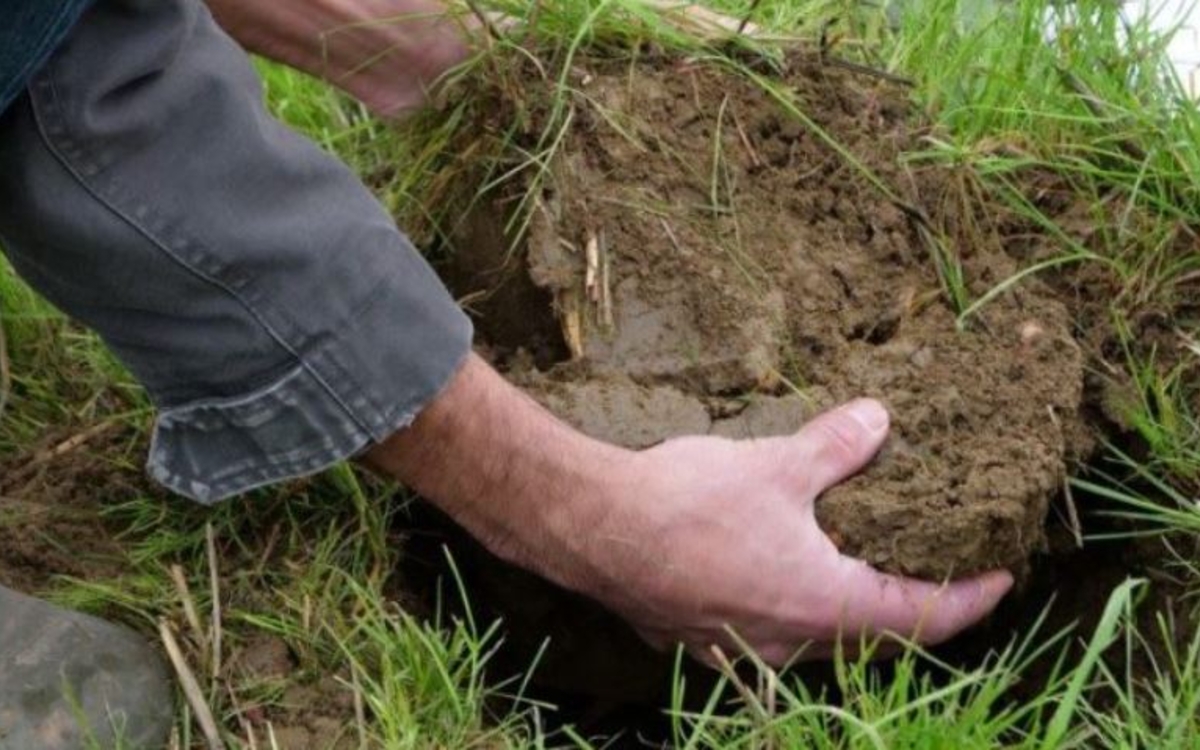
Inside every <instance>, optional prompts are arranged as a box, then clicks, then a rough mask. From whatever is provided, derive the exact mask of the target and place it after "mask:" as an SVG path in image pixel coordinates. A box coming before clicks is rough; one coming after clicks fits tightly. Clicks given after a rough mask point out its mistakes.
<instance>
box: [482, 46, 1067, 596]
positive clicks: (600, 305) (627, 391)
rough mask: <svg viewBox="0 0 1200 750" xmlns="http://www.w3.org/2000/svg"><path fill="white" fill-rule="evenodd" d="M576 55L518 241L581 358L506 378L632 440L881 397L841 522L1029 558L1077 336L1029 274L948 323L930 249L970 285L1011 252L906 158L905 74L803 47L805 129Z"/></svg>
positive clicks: (900, 557) (717, 93) (666, 68)
mask: <svg viewBox="0 0 1200 750" xmlns="http://www.w3.org/2000/svg"><path fill="white" fill-rule="evenodd" d="M577 65H584V67H586V68H587V71H588V80H589V83H587V84H586V86H585V87H584V88H583V89H582V92H581V94H580V95H579V96H576V97H575V98H574V99H573V100H572V102H571V107H572V113H573V116H574V117H573V124H572V126H571V128H570V129H569V132H567V134H566V136H565V137H564V139H563V146H562V148H561V150H560V151H559V153H558V155H557V157H556V158H555V159H554V160H553V162H552V166H551V169H550V174H551V176H550V177H549V178H548V179H547V180H546V181H545V182H544V183H543V184H540V185H539V186H537V188H536V189H537V191H538V192H537V193H536V201H535V209H534V213H533V220H532V227H531V230H530V232H529V233H528V236H527V241H526V242H525V244H524V247H523V252H524V253H525V265H526V273H527V275H528V279H529V280H530V281H532V282H533V286H535V287H537V288H539V289H541V290H543V292H544V293H546V294H547V295H548V296H549V297H550V298H551V299H552V300H553V305H552V307H553V313H552V312H551V310H549V309H547V310H544V311H543V315H544V316H549V315H551V314H553V315H555V316H557V318H558V321H559V324H560V330H561V331H562V336H563V339H564V341H565V343H566V350H567V351H569V352H570V357H569V359H570V360H571V362H570V363H568V364H566V365H560V366H559V367H556V368H550V369H549V371H548V372H545V373H541V374H536V375H533V376H531V375H530V374H529V373H528V372H525V373H523V374H520V375H514V379H515V380H517V382H519V383H521V384H522V385H524V386H525V387H526V388H528V389H529V390H530V391H531V392H532V393H534V395H535V397H536V398H539V399H540V400H541V401H542V402H543V403H544V404H546V405H547V406H548V407H549V408H550V409H551V410H553V411H555V412H556V413H558V414H559V415H560V416H561V417H563V418H564V419H566V420H567V421H569V422H571V423H573V424H575V425H576V426H577V427H579V428H580V429H582V430H583V431H585V432H588V433H590V434H592V435H595V436H596V437H600V438H604V439H606V440H611V441H613V442H617V443H621V444H624V445H627V446H630V447H635V448H642V447H646V446H647V445H651V444H653V443H656V442H658V441H660V440H663V439H666V438H669V437H672V436H675V435H682V434H704V433H709V432H711V433H712V434H715V435H720V436H725V437H730V438H751V437H761V436H764V435H768V434H786V433H789V432H792V431H794V430H796V429H798V428H799V427H800V426H801V425H802V424H803V422H804V421H805V420H806V419H807V418H809V417H811V416H812V415H813V414H815V413H816V412H817V411H818V410H819V409H821V408H826V407H829V406H832V405H834V404H836V403H839V402H842V401H845V400H848V399H851V398H854V397H859V396H870V397H875V398H878V399H880V400H882V401H883V402H884V403H885V404H886V405H887V407H888V409H889V410H890V412H891V414H892V419H893V432H892V437H891V440H890V442H889V444H888V446H887V447H886V448H885V450H884V451H883V453H882V454H881V456H880V457H879V459H878V460H876V461H875V462H874V463H873V464H872V465H871V466H870V467H869V468H868V469H867V470H866V471H865V472H863V473H862V474H861V475H859V476H857V477H855V478H854V479H852V480H850V481H849V482H846V483H845V484H843V485H841V486H839V487H837V488H835V489H833V490H831V491H829V492H828V493H826V494H825V496H824V497H823V498H822V499H821V500H820V501H819V504H818V518H819V520H820V522H821V524H822V525H823V527H824V528H825V529H826V530H827V531H828V532H829V533H830V535H831V537H833V538H834V539H835V540H837V541H838V543H839V545H840V546H841V548H842V549H843V550H844V551H845V552H846V553H848V554H851V555H854V556H857V557H861V558H864V559H866V560H867V561H869V562H870V563H872V564H873V565H876V566H878V567H880V568H882V569H884V570H888V571H893V572H900V573H905V574H911V575H917V576H922V577H926V578H932V579H943V578H948V577H959V576H964V575H968V574H972V573H975V572H979V571H982V570H985V569H990V568H995V567H1008V568H1011V569H1014V570H1020V569H1022V568H1023V567H1024V565H1025V563H1026V560H1027V559H1028V557H1029V556H1030V554H1031V553H1033V552H1034V551H1036V550H1038V549H1039V548H1040V547H1041V546H1042V544H1043V539H1044V533H1043V525H1044V521H1045V518H1046V513H1047V508H1048V503H1049V500H1050V498H1051V497H1052V496H1053V495H1054V494H1055V493H1056V492H1057V491H1058V489H1059V488H1060V487H1061V485H1062V482H1063V481H1064V477H1065V461H1066V460H1067V457H1068V456H1069V455H1072V450H1073V449H1072V448H1071V446H1069V445H1068V438H1067V436H1068V435H1071V434H1077V433H1079V430H1077V429H1075V426H1076V420H1077V411H1078V409H1079V405H1080V401H1081V398H1082V382H1083V374H1082V373H1083V366H1082V357H1081V354H1080V351H1079V348H1078V347H1077V346H1076V344H1075V342H1074V340H1073V338H1072V334H1071V326H1070V319H1069V317H1068V314H1067V312H1066V310H1065V309H1064V308H1063V306H1062V305H1060V304H1059V303H1058V302H1057V301H1055V299H1054V298H1053V296H1052V295H1051V294H1050V293H1049V292H1048V291H1046V290H1044V289H1043V288H1042V287H1041V286H1040V285H1039V284H1038V283H1037V282H1035V281H1024V282H1022V283H1019V284H1015V285H1012V288H1011V289H1008V290H1006V291H1005V292H1004V293H1002V294H999V295H998V296H996V298H995V299H994V300H992V301H991V302H990V303H989V304H987V305H986V306H984V307H983V308H982V310H981V311H980V312H979V313H978V314H976V315H974V316H972V317H970V318H969V319H966V320H959V319H958V316H957V315H956V310H955V309H953V308H952V306H951V303H950V302H949V301H948V300H949V299H950V298H951V296H952V295H950V294H948V292H947V288H946V287H945V280H944V279H943V278H941V277H940V276H939V273H938V264H937V262H935V255H936V254H937V253H939V252H943V251H945V252H948V253H949V255H950V256H951V257H953V258H955V259H957V263H959V264H961V268H962V273H963V277H964V278H965V289H964V292H965V296H966V297H967V298H968V299H970V300H975V299H978V298H979V297H980V296H982V295H983V294H984V293H986V292H987V291H988V290H990V289H992V288H993V287H995V286H996V285H997V284H1000V283H1002V282H1004V281H1005V280H1006V279H1008V278H1010V277H1011V276H1012V275H1013V274H1014V273H1015V272H1016V271H1017V270H1019V269H1018V267H1017V266H1016V265H1015V264H1014V262H1013V261H1012V260H1011V259H1010V258H1009V257H1008V256H1007V255H1006V254H1005V253H1004V251H1003V248H1002V246H1001V244H1000V241H999V239H998V237H997V236H995V234H994V233H992V232H989V231H988V229H987V226H986V222H985V221H981V220H980V218H979V217H980V215H983V214H985V213H986V212H984V211H982V210H979V211H977V210H976V208H977V207H975V206H974V204H972V202H971V201H972V200H974V198H973V197H970V196H969V195H968V193H967V192H964V187H963V182H962V180H961V179H959V177H958V176H957V175H955V174H953V173H952V172H951V171H948V170H940V169H935V168H932V167H930V168H925V169H917V168H914V167H910V166H906V165H905V163H904V162H903V161H902V159H901V158H900V157H901V154H902V153H904V152H905V151H906V150H910V149H912V148H914V147H915V145H916V139H917V138H918V137H919V136H920V132H919V124H916V125H915V124H914V122H915V120H914V117H913V113H912V112H911V111H910V108H909V106H908V104H907V102H906V101H905V99H904V95H903V92H902V91H899V90H897V89H895V88H894V87H893V86H892V84H888V83H886V82H881V81H876V80H866V79H861V78H855V77H853V76H852V75H851V74H849V73H847V72H845V71H842V70H838V69H832V68H828V67H825V66H823V65H822V64H821V63H820V62H819V61H818V60H815V59H809V58H802V57H797V58H795V59H793V61H792V63H791V66H790V70H789V72H788V73H787V75H786V78H785V80H784V81H783V82H782V85H783V86H784V89H783V90H784V91H785V92H786V91H790V92H791V94H792V95H794V97H795V102H796V107H797V108H798V109H799V110H801V111H803V113H804V115H805V116H806V117H808V118H810V119H811V120H812V121H813V123H814V124H815V125H816V126H817V128H819V129H820V132H819V131H818V130H817V129H814V128H813V127H809V126H808V125H805V124H804V123H803V122H801V121H800V119H799V118H797V117H796V116H795V115H794V114H789V113H788V112H787V111H785V109H784V108H783V107H781V105H780V104H779V103H778V102H777V101H776V100H775V99H774V98H773V97H771V96H768V95H766V94H765V93H764V92H763V90H762V89H761V88H759V87H758V86H757V85H756V84H754V83H752V82H750V81H748V80H746V79H745V78H743V77H741V76H739V75H737V74H734V73H731V72H728V71H722V70H718V69H715V68H711V67H706V66H702V65H699V64H693V63H686V62H680V61H664V60H651V61H648V62H643V63H639V64H637V65H636V66H635V67H634V69H633V72H631V68H630V65H629V63H628V62H620V63H618V62H614V61H606V60H601V59H593V60H588V61H586V62H577ZM539 85H543V84H539V83H538V82H536V81H531V82H530V83H529V89H528V90H529V91H530V92H533V93H531V94H530V96H531V97H532V98H533V99H535V100H536V97H537V91H538V86H539ZM502 110H503V108H502V107H499V108H497V110H496V111H502ZM535 111H536V107H535ZM493 116H494V115H493ZM545 124H546V123H545V122H544V121H538V118H537V117H534V118H533V124H532V125H531V129H530V138H531V139H532V138H534V137H535V136H536V134H537V133H539V132H540V131H539V128H540V127H542V126H544V125H545ZM830 137H831V138H833V139H835V140H836V141H837V142H838V143H839V144H840V146H841V147H842V148H844V149H845V151H846V152H848V153H850V154H853V160H851V159H847V158H846V156H845V154H844V153H839V151H838V150H836V149H835V148H833V147H832V146H831V145H830V143H829V138H830ZM856 162H857V163H856ZM881 186H882V187H881ZM529 189H530V186H527V185H526V186H521V187H518V188H516V189H515V191H514V194H519V193H521V191H526V192H527V191H528V190H529ZM502 204H503V201H497V204H496V205H497V206H499V205H502ZM497 210H501V209H497ZM500 244H503V245H504V247H503V248H501V247H499V244H498V246H497V248H496V252H497V253H499V252H501V251H503V252H504V253H507V251H508V249H509V248H508V247H507V242H506V241H505V242H502V243H500ZM475 252H478V250H476V251H475ZM497 257H499V256H497ZM505 257H510V256H507V255H506V256H505ZM459 291H461V292H463V293H469V292H471V291H478V290H469V289H466V290H459ZM545 369H546V368H543V370H545ZM794 391H798V392H799V394H800V395H798V396H795V395H793V396H790V397H785V396H784V395H783V394H786V393H789V392H794Z"/></svg>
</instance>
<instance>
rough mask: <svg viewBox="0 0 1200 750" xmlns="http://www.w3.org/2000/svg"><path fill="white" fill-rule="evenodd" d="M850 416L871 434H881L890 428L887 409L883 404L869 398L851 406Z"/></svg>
mask: <svg viewBox="0 0 1200 750" xmlns="http://www.w3.org/2000/svg"><path fill="white" fill-rule="evenodd" d="M849 412H850V416H851V417H854V420H855V421H856V422H858V423H859V424H861V425H862V426H863V427H865V428H866V429H867V430H869V431H870V432H880V431H882V430H886V429H887V427H888V413H887V409H885V408H883V404H881V403H879V402H878V401H874V400H872V399H869V398H864V399H860V400H858V401H855V402H854V403H852V404H850V407H849Z"/></svg>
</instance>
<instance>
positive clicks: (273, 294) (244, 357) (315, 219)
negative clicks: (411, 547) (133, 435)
mask: <svg viewBox="0 0 1200 750" xmlns="http://www.w3.org/2000/svg"><path fill="white" fill-rule="evenodd" d="M261 98H262V94H261V91H260V88H259V85H258V82H257V80H256V77H255V75H254V72H253V70H252V68H251V66H250V64H249V61H248V60H247V58H246V56H245V55H244V54H243V53H242V51H241V50H240V49H239V48H238V47H237V46H236V45H235V44H234V43H233V42H232V41H231V40H230V39H228V37H226V36H225V35H224V34H223V33H222V32H221V31H220V30H219V29H218V28H217V27H216V26H215V25H214V23H213V21H212V19H211V17H210V16H209V14H208V12H207V10H206V9H205V7H204V5H203V3H202V2H200V0H154V1H150V0H99V2H98V3H97V4H96V5H95V6H93V8H92V9H91V10H90V11H89V12H88V14H87V15H86V16H85V18H84V20H83V21H82V22H81V23H80V25H79V26H78V27H77V28H76V29H75V31H74V32H73V33H72V36H71V37H70V38H69V40H68V41H67V42H66V44H65V45H64V46H63V47H62V48H61V49H60V50H59V51H57V52H56V54H55V55H54V57H53V58H52V59H51V60H50V62H49V63H48V64H47V65H46V66H45V67H44V68H43V69H42V71H41V72H40V73H39V75H38V76H37V77H36V78H35V79H34V80H33V81H32V83H31V84H30V86H29V88H28V90H27V92H26V93H25V95H24V96H23V97H22V98H21V99H19V100H18V101H17V103H16V104H14V105H13V106H12V107H10V108H9V109H8V110H7V111H6V112H5V113H4V115H3V117H2V118H0V244H2V245H3V246H4V248H5V250H6V252H7V253H8V254H9V257H10V258H11V261H12V263H13V264H14V266H15V267H16V268H17V269H18V271H19V272H20V273H21V274H22V275H23V276H24V277H25V278H26V279H27V280H28V281H29V282H30V283H31V284H33V285H34V286H35V287H36V288H37V289H38V290H40V291H41V292H42V293H43V294H44V295H45V296H46V297H48V298H49V299H50V300H51V301H53V302H54V303H56V304H57V305H58V306H60V307H61V308H62V309H64V310H65V311H67V312H68V313H69V314H71V315H72V316H73V317H75V318H77V319H78V320H80V321H82V322H83V323H85V324H87V325H88V326H90V327H92V328H94V329H96V330H97V331H98V332H99V333H100V335H101V336H102V337H103V338H104V340H105V341H106V342H107V343H108V344H109V346H111V347H112V349H113V350H114V352H115V353H116V354H117V355H118V356H119V357H120V358H121V359H122V360H123V361H124V363H125V364H126V365H127V366H128V367H129V368H130V370H131V371H132V372H133V373H134V374H135V375H136V376H137V377H138V378H139V380H140V381H141V382H142V383H143V384H144V385H145V386H146V387H147V389H148V390H149V392H150V394H151V395H152V397H153V398H154V400H155V402H156V403H157V405H158V406H159V407H160V411H159V417H158V421H157V424H156V427H155V431H154V436H153V443H152V448H151V454H150V458H149V470H150V472H151V474H152V475H153V476H154V477H155V478H156V479H158V480H159V481H161V482H162V483H164V484H165V485H167V486H168V487H170V488H171V489H173V490H175V491H177V492H178V493H180V494H183V495H186V496H189V497H191V498H193V499H195V500H199V501H201V502H206V503H210V502H215V501H218V500H220V499H222V498H227V497H229V496H232V495H234V494H237V493H240V492H244V491H245V490H248V489H251V488H253V487H257V486H261V485H264V484H268V483H271V482H275V481H279V480H283V479H287V478H289V477H295V476H299V475H303V474H308V473H312V472H315V471H318V470H320V469H322V468H325V467H327V466H329V465H331V464H333V463H335V462H338V461H341V460H343V459H346V458H348V457H351V456H354V455H356V454H357V453H359V452H361V451H362V450H363V449H364V448H366V447H367V446H370V445H373V444H375V443H378V442H380V441H382V440H384V439H385V438H387V437H388V436H389V435H391V434H393V433H395V432H396V431H397V430H400V429H401V428H403V427H405V426H406V425H408V424H409V423H410V422H411V421H412V420H413V418H414V416H415V415H416V414H417V413H418V412H419V411H420V410H421V409H422V407H423V406H424V405H425V404H426V403H428V402H429V401H430V400H431V399H432V398H433V397H434V396H435V395H436V394H437V393H438V392H439V391H440V390H441V389H442V388H443V387H444V386H445V385H446V384H447V383H448V382H449V380H450V379H451V378H452V376H453V375H454V373H455V372H456V371H457V370H458V368H459V367H460V365H461V364H462V362H463V361H464V359H465V357H466V355H467V353H468V351H469V347H470V338H471V329H470V324H469V322H468V320H467V319H466V318H465V316H464V315H463V314H462V313H461V312H460V311H459V309H458V308H457V306H456V305H455V304H454V302H453V300H452V299H451V298H450V296H449V295H448V294H447V292H446V291H445V289H444V288H443V287H442V285H441V284H440V282H439V281H438V280H437V278H436V277H435V275H434V274H433V273H432V271H431V270H430V269H429V268H428V267H427V266H426V264H425V263H424V261H423V260H422V259H421V258H420V257H419V256H418V254H417V253H416V252H415V251H414V249H413V248H412V246H411V244H410V243H409V242H408V241H407V240H406V239H405V237H404V236H403V235H402V234H401V233H400V232H399V231H398V230H397V228H396V227H395V226H394V224H393V223H392V221H391V219H390V218H389V216H388V215H387V213H386V212H385V211H384V210H383V208H382V207H381V206H380V205H379V204H378V203H377V202H376V201H375V200H374V199H373V198H372V197H371V196H370V194H369V193H368V192H367V191H366V190H365V188H363V187H362V185H361V184H360V183H359V182H358V181H357V180H356V178H355V177H354V176H353V175H352V174H351V173H350V172H349V170H347V169H346V168H345V167H343V166H342V165H340V164H339V163H338V162H337V161H336V160H335V159H333V158H331V157H329V156H328V155H326V154H324V153H323V152H321V151H320V150H319V149H318V148H316V147H315V146H313V145H311V144H310V143H308V142H307V141H305V140H304V139H302V138H300V137H298V136H296V135H295V134H293V133H291V132H289V131H288V130H287V129H285V128H284V127H282V126H281V125H279V124H278V123H277V122H275V121H274V120H272V119H271V118H270V116H269V115H268V114H267V113H266V112H265V111H264V109H263V106H262V102H261ZM121 632H122V631H117V630H116V629H111V628H105V627H103V626H101V625H100V624H99V623H97V622H96V621H94V620H90V619H86V618H81V617H78V616H74V615H69V614H67V613H64V612H62V611H59V610H56V609H51V608H50V607H48V606H47V605H43V604H39V603H36V602H33V601H31V600H28V599H24V598H21V597H18V596H15V595H12V594H10V593H9V592H4V591H0V634H2V635H3V640H0V748H9V747H21V748H36V747H74V746H77V745H76V744H73V743H72V742H70V741H64V742H63V743H58V742H56V741H55V740H56V737H57V735H55V734H54V733H55V732H57V731H58V729H57V727H58V726H59V725H58V724H55V723H47V722H48V721H49V720H48V719H47V716H49V714H47V713H46V711H45V710H43V709H46V710H49V709H47V708H46V707H53V708H54V711H58V710H59V708H60V707H62V706H68V705H77V706H80V707H82V708H83V710H84V714H85V716H83V717H82V718H83V719H86V720H87V722H88V723H90V724H92V725H93V726H95V725H99V724H102V723H103V722H104V720H105V719H104V715H103V714H102V713H101V711H102V710H105V708H106V707H107V708H113V707H114V704H110V703H105V701H108V700H109V699H111V700H113V701H117V702H118V703H120V706H118V707H124V708H125V709H126V713H127V714H128V715H130V716H133V715H134V714H135V713H136V712H137V711H139V710H144V711H145V712H146V713H147V715H151V714H152V715H154V716H158V715H159V714H160V713H161V711H162V709H163V707H164V706H165V707H166V710H167V712H168V713H169V711H170V699H169V697H168V692H167V691H163V690H135V689H133V687H134V686H135V685H150V684H153V681H154V679H157V678H156V677H153V676H152V674H151V673H153V675H158V674H160V673H159V672H158V671H157V669H158V667H157V666H156V664H155V662H154V661H153V660H147V659H145V658H143V657H142V656H139V655H138V651H137V650H136V649H135V648H134V647H133V646H132V645H130V643H129V641H128V639H127V638H126V637H125V636H124V635H121V634H120V633H121ZM101 647H103V648H101ZM101 655H104V658H103V659H101V658H100V656H101ZM148 665H149V666H148ZM80 670H83V671H88V670H95V671H94V674H95V678H94V679H89V680H82V681H78V680H75V681H73V680H74V678H73V677H72V675H76V676H77V675H79V674H82V673H83V672H81V671H80ZM64 674H65V675H67V676H68V677H70V678H71V679H67V680H63V679H61V677H62V675H64ZM116 683H120V684H122V685H128V686H130V690H129V691H128V692H122V693H120V694H115V693H103V694H101V693H96V694H94V695H92V694H88V695H74V696H65V695H64V694H63V691H64V688H69V689H70V690H79V691H84V692H87V691H90V690H93V689H98V688H97V686H99V685H102V684H103V685H113V684H116ZM30 696H33V697H30ZM105 696H107V697H105ZM72 701H75V703H72ZM142 701H145V702H147V703H148V705H147V706H143V707H142V708H137V707H135V706H134V705H133V704H138V703H140V702H142ZM54 715H55V716H58V714H54ZM72 715H74V714H72ZM55 721H57V719H55ZM148 726H149V725H148ZM164 729H165V725H162V724H155V725H154V727H153V731H151V730H147V731H148V732H149V733H150V734H153V733H154V731H158V732H160V734H161V732H162V731H163V730H164ZM139 731H140V730H139ZM47 733H50V734H47ZM138 737H139V738H141V737H143V735H140V734H139V735H138ZM146 737H148V735H146ZM29 738H32V739H29ZM42 740H45V742H42ZM139 741H140V740H139ZM164 741H165V737H163V736H159V737H158V738H157V739H146V740H145V742H144V743H143V744H140V745H139V744H129V743H127V744H125V745H122V747H127V746H132V747H141V746H145V747H154V746H155V743H158V745H159V746H161V744H162V742H164ZM13 743H16V744H13ZM39 743H41V744H39ZM102 746H103V745H102Z"/></svg>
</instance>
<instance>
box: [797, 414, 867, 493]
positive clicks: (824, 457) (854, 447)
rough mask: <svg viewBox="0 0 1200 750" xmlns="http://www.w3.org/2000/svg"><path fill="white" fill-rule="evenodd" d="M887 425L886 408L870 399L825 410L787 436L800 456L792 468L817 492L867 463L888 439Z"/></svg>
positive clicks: (846, 476)
mask: <svg viewBox="0 0 1200 750" xmlns="http://www.w3.org/2000/svg"><path fill="white" fill-rule="evenodd" d="M888 424H889V418H888V413H887V409H885V408H884V406H883V404H881V403H879V402H878V401H875V400H873V399H868V398H862V399H857V400H855V401H851V402H849V403H847V404H843V405H842V406H839V407H838V408H836V409H832V410H830V411H827V412H825V413H824V414H822V415H820V416H819V417H817V418H816V419H813V420H811V421H810V422H808V423H807V424H806V425H804V427H802V428H800V431H799V432H797V433H796V434H795V435H794V436H792V437H791V438H788V440H791V441H794V443H795V445H796V447H797V448H798V449H799V452H800V455H801V456H802V458H801V460H800V465H798V466H795V467H794V468H795V470H796V471H797V472H798V473H799V474H800V475H801V476H803V477H804V478H805V481H807V482H808V483H809V485H808V486H810V487H811V488H812V489H813V490H814V494H820V493H821V492H823V491H824V490H826V489H828V488H829V487H832V486H833V485H835V484H837V483H838V482H841V481H842V480H844V479H846V478H848V477H850V476H852V475H854V474H855V473H857V472H858V471H859V470H860V469H862V468H863V467H864V466H866V465H867V463H869V462H870V460H871V459H872V458H873V457H874V456H875V454H876V453H877V452H879V448H880V447H881V446H882V445H883V441H884V440H885V439H886V438H887V433H888Z"/></svg>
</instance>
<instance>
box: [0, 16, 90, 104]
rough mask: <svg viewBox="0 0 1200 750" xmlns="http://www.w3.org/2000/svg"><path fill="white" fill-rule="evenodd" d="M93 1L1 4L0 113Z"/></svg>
mask: <svg viewBox="0 0 1200 750" xmlns="http://www.w3.org/2000/svg"><path fill="white" fill-rule="evenodd" d="M91 3H92V0H4V2H2V3H0V112H3V111H4V109H5V108H6V107H7V106H8V105H9V104H11V103H12V100H13V99H15V98H16V97H17V94H18V93H19V92H20V91H21V89H22V88H23V87H24V85H25V83H26V82H27V81H28V80H29V78H30V76H32V75H33V73H34V71H35V70H37V69H38V67H39V66H41V64H42V63H43V62H45V61H46V58H47V57H49V56H50V53H51V52H53V51H54V48H55V47H56V46H58V43H59V42H61V41H62V40H63V37H65V36H66V35H67V32H68V31H69V30H70V29H71V26H73V25H74V23H75V21H77V20H78V19H79V16H81V15H82V14H83V11H84V10H85V9H86V8H87V7H88V6H89V5H91Z"/></svg>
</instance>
